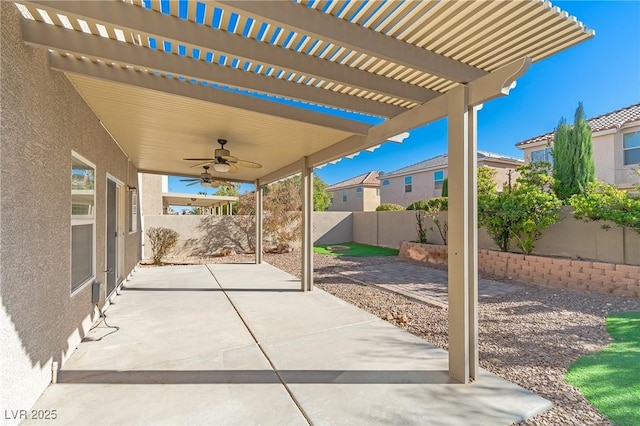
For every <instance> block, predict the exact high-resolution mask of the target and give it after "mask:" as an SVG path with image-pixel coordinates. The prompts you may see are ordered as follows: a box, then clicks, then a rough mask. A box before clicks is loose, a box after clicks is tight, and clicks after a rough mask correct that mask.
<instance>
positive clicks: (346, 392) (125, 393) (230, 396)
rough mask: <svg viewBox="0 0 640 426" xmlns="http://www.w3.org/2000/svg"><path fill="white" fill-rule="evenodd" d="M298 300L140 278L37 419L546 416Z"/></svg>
mask: <svg viewBox="0 0 640 426" xmlns="http://www.w3.org/2000/svg"><path fill="white" fill-rule="evenodd" d="M299 288H300V282H299V281H298V280H297V279H295V278H293V277H292V276H291V275H289V274H287V273H285V272H283V271H280V270H278V269H276V268H274V267H272V266H270V265H267V264H263V265H251V264H233V265H232V264H216V265H208V266H205V265H192V266H171V267H163V268H147V269H138V270H137V271H136V272H135V274H134V275H133V277H132V278H131V279H130V280H129V281H128V282H127V283H126V285H125V287H124V288H123V289H122V290H121V294H120V295H119V296H118V297H117V298H116V300H115V302H116V303H115V304H114V305H113V306H111V307H110V309H109V311H108V312H107V314H108V321H109V323H110V324H111V325H114V326H118V327H120V329H119V330H117V331H116V332H114V331H113V330H112V329H109V328H106V327H102V326H101V327H97V328H95V329H94V330H93V331H92V332H91V333H89V336H88V339H86V340H85V341H84V342H83V343H81V344H80V346H79V347H78V349H77V350H76V352H75V353H74V354H73V356H72V357H71V359H70V360H69V361H68V362H67V363H66V364H65V366H64V369H63V370H62V371H60V373H59V383H58V384H55V385H51V386H50V387H49V388H48V389H47V390H46V391H45V393H44V394H43V395H42V397H41V398H40V400H39V401H38V403H37V404H36V406H35V407H34V409H45V408H46V409H51V408H56V409H57V413H58V418H57V419H56V420H55V421H54V422H55V423H58V424H279V425H283V424H368V425H371V424H436V425H454V424H455V425H457V424H461V423H464V424H505V425H506V424H510V423H512V422H516V421H519V420H522V419H524V418H528V417H531V416H533V415H535V414H537V413H539V412H541V411H543V410H545V409H547V408H549V406H550V403H549V402H548V401H546V400H544V399H542V398H539V397H537V396H535V395H534V394H532V393H531V392H529V391H526V390H524V389H522V388H520V387H518V386H516V385H513V384H511V383H509V382H507V381H505V380H503V379H500V378H498V377H497V376H495V375H492V374H490V373H488V372H486V371H484V370H482V371H481V374H480V378H479V380H478V381H476V382H474V383H472V384H469V385H462V384H458V383H456V382H455V381H454V380H452V379H451V378H450V377H449V376H448V374H447V367H448V364H447V363H448V358H447V353H446V352H445V351H443V350H441V349H438V348H436V347H435V346H432V345H430V344H429V343H427V342H425V341H424V340H422V339H419V338H417V337H415V336H412V335H411V334H409V333H407V332H405V331H403V330H400V329H398V328H396V327H394V326H393V325H390V324H388V323H386V322H385V321H383V320H381V319H379V318H377V317H375V316H373V315H371V314H368V313H366V312H364V311H362V310H360V309H358V308H356V307H354V306H352V305H350V304H348V303H346V302H344V301H342V300H340V299H337V298H335V297H333V296H331V295H329V294H328V293H325V292H323V291H322V290H319V289H316V290H314V291H313V292H310V293H302V292H300V291H298V289H299ZM100 337H103V338H102V339H100V340H98V338H100ZM34 422H35V420H34ZM38 422H41V421H40V420H38Z"/></svg>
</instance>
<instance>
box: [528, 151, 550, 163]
mask: <svg viewBox="0 0 640 426" xmlns="http://www.w3.org/2000/svg"><path fill="white" fill-rule="evenodd" d="M530 159H531V161H530V162H531V163H538V162H541V161H545V162H547V163H551V164H553V156H552V155H551V148H544V149H536V150H535V151H531V156H530Z"/></svg>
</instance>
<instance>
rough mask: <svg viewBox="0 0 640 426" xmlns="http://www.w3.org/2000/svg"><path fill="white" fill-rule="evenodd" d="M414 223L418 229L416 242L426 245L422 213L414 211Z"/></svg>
mask: <svg viewBox="0 0 640 426" xmlns="http://www.w3.org/2000/svg"><path fill="white" fill-rule="evenodd" d="M416 223H417V227H418V242H419V243H420V244H427V231H426V230H425V229H424V212H423V211H422V210H416Z"/></svg>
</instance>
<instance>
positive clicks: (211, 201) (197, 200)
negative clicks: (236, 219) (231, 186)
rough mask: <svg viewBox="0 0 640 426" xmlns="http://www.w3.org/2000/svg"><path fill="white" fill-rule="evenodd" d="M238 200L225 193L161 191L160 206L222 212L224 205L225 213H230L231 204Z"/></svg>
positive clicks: (210, 212)
mask: <svg viewBox="0 0 640 426" xmlns="http://www.w3.org/2000/svg"><path fill="white" fill-rule="evenodd" d="M236 201H238V197H233V196H227V195H201V194H178V193H175V192H163V193H162V207H163V210H166V209H167V208H168V207H169V206H190V207H202V208H205V209H208V210H209V214H216V215H220V214H222V209H223V208H224V207H226V212H227V215H231V214H233V213H232V209H231V205H232V204H233V203H234V202H236Z"/></svg>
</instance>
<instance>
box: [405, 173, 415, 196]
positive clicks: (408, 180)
mask: <svg viewBox="0 0 640 426" xmlns="http://www.w3.org/2000/svg"><path fill="white" fill-rule="evenodd" d="M404 192H405V193H409V192H413V176H405V177H404Z"/></svg>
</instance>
